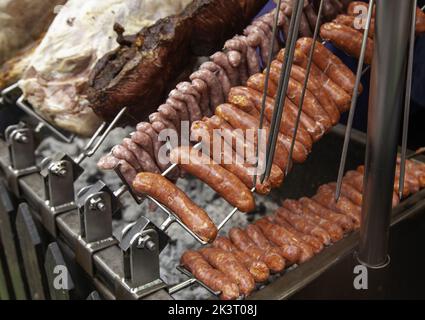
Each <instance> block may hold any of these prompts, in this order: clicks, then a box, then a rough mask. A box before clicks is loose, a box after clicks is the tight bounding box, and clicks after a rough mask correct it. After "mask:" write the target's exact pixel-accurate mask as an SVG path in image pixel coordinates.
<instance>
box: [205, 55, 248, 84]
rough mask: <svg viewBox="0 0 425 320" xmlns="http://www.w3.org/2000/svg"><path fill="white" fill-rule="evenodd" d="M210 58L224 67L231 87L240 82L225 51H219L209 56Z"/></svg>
mask: <svg viewBox="0 0 425 320" xmlns="http://www.w3.org/2000/svg"><path fill="white" fill-rule="evenodd" d="M211 60H212V61H213V62H214V63H216V64H217V65H219V66H220V67H222V68H223V69H224V71H225V72H226V74H227V77H228V78H229V80H230V85H231V86H232V87H234V86H238V85H240V84H241V81H240V78H239V73H238V70H237V69H236V68H234V67H232V66H231V64H230V62H229V58H228V57H227V55H226V54H225V53H223V52H221V51H219V52H217V53H215V54H213V55H212V56H211Z"/></svg>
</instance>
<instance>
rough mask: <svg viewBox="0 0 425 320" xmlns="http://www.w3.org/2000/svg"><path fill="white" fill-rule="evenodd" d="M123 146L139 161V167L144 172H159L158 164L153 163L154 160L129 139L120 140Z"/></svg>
mask: <svg viewBox="0 0 425 320" xmlns="http://www.w3.org/2000/svg"><path fill="white" fill-rule="evenodd" d="M122 144H123V146H124V147H125V148H127V150H129V151H131V152H132V153H133V154H134V156H135V157H136V159H137V161H138V162H139V165H140V168H141V169H142V170H143V171H146V172H152V173H161V171H160V170H159V168H158V166H157V165H156V163H155V160H154V159H152V157H151V156H150V155H149V153H147V152H146V151H145V150H143V149H142V148H141V147H139V146H138V145H137V144H136V143H134V142H133V141H132V140H131V139H129V138H125V139H124V140H123V142H122Z"/></svg>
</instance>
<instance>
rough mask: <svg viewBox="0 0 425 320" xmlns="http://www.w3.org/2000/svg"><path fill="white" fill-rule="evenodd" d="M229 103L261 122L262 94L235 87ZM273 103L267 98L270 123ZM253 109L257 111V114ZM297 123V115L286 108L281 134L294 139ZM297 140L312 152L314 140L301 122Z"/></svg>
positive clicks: (266, 112) (266, 115)
mask: <svg viewBox="0 0 425 320" xmlns="http://www.w3.org/2000/svg"><path fill="white" fill-rule="evenodd" d="M228 102H229V103H231V104H233V105H235V106H237V107H239V108H240V109H245V110H246V112H248V113H250V114H251V115H254V114H256V115H257V119H258V120H259V118H258V115H259V114H260V111H261V106H262V97H261V93H260V92H258V91H256V90H254V89H251V88H246V87H234V88H232V89H231V90H230V93H229V97H228ZM272 102H273V100H272V99H271V98H270V97H266V105H265V110H264V114H265V119H266V120H268V121H271V119H272V113H273V109H274V105H273V104H272ZM253 109H255V112H254V111H253ZM295 122H296V115H295V114H294V113H291V110H290V109H289V108H285V109H284V111H283V115H282V119H281V122H280V123H281V124H280V131H281V133H282V134H285V135H287V136H289V137H291V138H292V137H293V134H294V127H295ZM297 140H298V141H299V142H300V143H302V144H303V145H304V146H305V148H306V149H307V150H311V148H312V146H313V140H312V139H311V137H310V135H309V133H308V132H307V131H306V130H305V128H304V127H303V125H302V122H300V126H299V127H298V132H297Z"/></svg>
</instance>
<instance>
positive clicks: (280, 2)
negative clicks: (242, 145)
mask: <svg viewBox="0 0 425 320" xmlns="http://www.w3.org/2000/svg"><path fill="white" fill-rule="evenodd" d="M281 4H282V0H279V1H278V3H277V6H276V13H275V17H274V24H273V32H272V39H271V40H272V43H271V46H270V52H269V60H268V61H267V68H266V78H265V81H264V93H263V98H262V101H261V112H260V125H259V127H258V141H262V140H261V139H262V129H263V124H264V113H265V109H266V101H267V91H268V89H269V81H270V70H271V65H272V62H273V52H274V49H275V46H276V36H277V26H278V24H279V14H280V7H281ZM259 154H260V146H259V144H257V148H256V151H255V159H257V167H256V170H255V175H254V183H253V185H254V186H256V185H257V174H258V166H259V165H260V161H258V156H259Z"/></svg>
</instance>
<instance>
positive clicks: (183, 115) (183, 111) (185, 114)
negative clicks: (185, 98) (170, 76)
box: [166, 96, 190, 122]
mask: <svg viewBox="0 0 425 320" xmlns="http://www.w3.org/2000/svg"><path fill="white" fill-rule="evenodd" d="M166 103H167V104H168V105H170V106H171V107H172V108H173V109H174V110H176V112H177V113H178V114H179V118H180V121H181V122H183V121H190V116H189V110H188V108H187V105H186V103H184V102H181V101H179V100H177V99H174V98H172V97H170V96H169V97H168V99H167V101H166Z"/></svg>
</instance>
